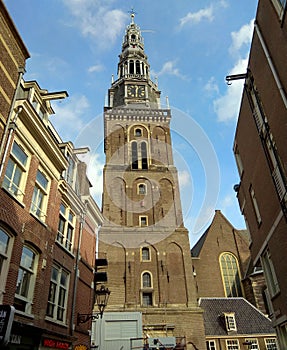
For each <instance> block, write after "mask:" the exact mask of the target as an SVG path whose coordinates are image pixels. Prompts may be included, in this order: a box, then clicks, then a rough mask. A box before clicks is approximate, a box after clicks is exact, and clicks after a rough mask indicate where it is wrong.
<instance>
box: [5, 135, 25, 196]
mask: <svg viewBox="0 0 287 350" xmlns="http://www.w3.org/2000/svg"><path fill="white" fill-rule="evenodd" d="M27 159H28V156H27V154H26V153H25V152H24V151H23V149H22V148H21V147H20V146H19V145H18V144H17V143H16V142H14V143H13V147H12V151H11V155H10V158H9V161H8V165H7V168H6V173H5V176H4V181H3V187H4V188H6V189H7V190H8V191H9V192H11V193H12V194H13V195H14V196H16V197H17V198H19V199H22V197H23V194H24V193H23V189H24V181H23V178H24V174H25V171H26V166H27Z"/></svg>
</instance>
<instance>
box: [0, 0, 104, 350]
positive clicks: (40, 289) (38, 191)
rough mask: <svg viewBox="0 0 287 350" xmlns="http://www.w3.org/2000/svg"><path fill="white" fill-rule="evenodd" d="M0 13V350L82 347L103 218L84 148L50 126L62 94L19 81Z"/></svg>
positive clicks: (86, 341) (20, 51) (18, 48)
mask: <svg viewBox="0 0 287 350" xmlns="http://www.w3.org/2000/svg"><path fill="white" fill-rule="evenodd" d="M0 14H1V23H0V34H1V35H0V43H1V65H0V71H1V80H0V116H1V128H0V136H1V139H0V140H1V148H0V150H1V152H0V159H1V168H0V169H1V170H0V310H2V307H3V305H5V307H7V306H8V307H9V308H10V310H11V314H13V315H14V317H13V322H12V325H11V332H10V335H9V337H6V338H7V339H6V338H2V335H3V334H2V331H3V323H1V337H0V348H1V349H2V348H3V349H7V350H19V349H21V350H36V349H49V350H51V349H71V348H73V349H81V350H83V349H89V348H90V338H91V337H90V329H91V324H90V323H89V322H87V323H84V324H81V323H79V322H78V317H77V314H78V313H80V314H82V313H84V314H91V312H92V309H93V304H94V272H95V269H94V266H95V253H96V233H97V228H98V226H99V225H100V224H101V222H102V216H101V213H100V210H99V208H98V207H97V205H96V203H95V202H94V200H93V199H92V197H91V195H90V191H89V190H90V187H91V184H90V182H89V180H88V178H87V175H86V165H85V164H84V163H83V162H81V161H80V159H79V154H80V153H84V152H87V151H88V149H86V148H82V149H75V147H74V146H73V144H72V143H71V142H66V143H64V142H63V141H62V140H61V138H60V136H59V135H58V133H57V131H56V130H55V129H54V127H53V125H52V124H51V122H50V119H49V118H50V115H51V114H53V113H54V111H53V108H52V106H51V103H52V101H53V100H58V99H63V98H66V97H67V93H66V92H65V91H59V92H49V91H47V90H46V89H42V88H41V87H40V86H39V85H38V83H37V82H36V81H24V79H23V76H22V73H23V70H20V73H19V72H18V70H19V67H24V65H25V59H26V58H27V57H28V56H29V54H28V52H27V50H26V49H25V46H24V44H23V43H22V41H21V38H20V36H19V34H18V32H17V30H16V28H15V26H14V24H13V22H12V20H11V18H10V17H9V14H8V13H7V11H6V9H5V7H4V5H3V2H2V1H1V2H0ZM2 58H3V60H2ZM3 315H4V313H2V312H1V322H2V321H3Z"/></svg>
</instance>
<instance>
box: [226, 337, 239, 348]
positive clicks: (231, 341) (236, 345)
mask: <svg viewBox="0 0 287 350" xmlns="http://www.w3.org/2000/svg"><path fill="white" fill-rule="evenodd" d="M226 349H227V350H239V349H240V347H239V342H238V340H237V339H228V340H226Z"/></svg>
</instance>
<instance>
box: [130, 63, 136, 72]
mask: <svg viewBox="0 0 287 350" xmlns="http://www.w3.org/2000/svg"><path fill="white" fill-rule="evenodd" d="M134 72H135V66H134V61H133V60H130V74H134Z"/></svg>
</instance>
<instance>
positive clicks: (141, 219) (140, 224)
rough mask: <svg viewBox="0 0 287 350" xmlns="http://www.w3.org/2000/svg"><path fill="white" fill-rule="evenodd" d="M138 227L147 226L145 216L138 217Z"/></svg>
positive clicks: (146, 217)
mask: <svg viewBox="0 0 287 350" xmlns="http://www.w3.org/2000/svg"><path fill="white" fill-rule="evenodd" d="M139 226H140V227H147V226H148V216H147V215H140V216H139Z"/></svg>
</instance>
